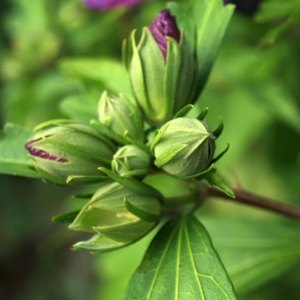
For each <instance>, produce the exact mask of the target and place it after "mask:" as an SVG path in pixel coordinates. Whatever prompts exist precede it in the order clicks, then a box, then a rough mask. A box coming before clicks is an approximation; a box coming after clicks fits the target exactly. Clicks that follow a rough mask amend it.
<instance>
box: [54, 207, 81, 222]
mask: <svg viewBox="0 0 300 300" xmlns="http://www.w3.org/2000/svg"><path fill="white" fill-rule="evenodd" d="M79 212H80V210H75V211H71V212H67V213H62V214H59V215H56V216H54V217H52V219H51V220H52V222H54V223H61V224H71V223H72V222H73V221H74V220H75V218H76V216H77V215H78V214H79Z"/></svg>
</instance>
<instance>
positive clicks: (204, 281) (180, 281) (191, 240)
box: [123, 215, 236, 300]
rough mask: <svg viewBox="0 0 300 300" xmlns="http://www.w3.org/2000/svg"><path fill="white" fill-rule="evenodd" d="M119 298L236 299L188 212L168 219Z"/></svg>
mask: <svg viewBox="0 0 300 300" xmlns="http://www.w3.org/2000/svg"><path fill="white" fill-rule="evenodd" d="M123 299H130V300H131V299H149V300H150V299H151V300H154V299H158V300H163V299H167V300H172V299H186V300H192V299H197V300H201V299H206V300H209V299H212V300H216V299H219V300H222V299H236V296H235V293H234V290H233V286H232V284H231V282H230V279H229V277H228V275H227V273H226V270H225V268H224V266H223V264H222V262H221V261H220V259H219V256H218V254H217V252H216V251H215V249H214V247H213V245H212V243H211V240H210V237H209V234H208V233H207V231H206V230H205V228H204V227H203V225H202V224H201V223H200V222H199V221H198V220H197V219H196V218H195V217H194V216H193V215H188V216H184V217H181V218H178V219H173V220H171V221H169V222H168V223H167V224H166V225H165V226H164V227H163V228H162V229H161V230H160V232H159V233H158V234H157V236H156V237H155V238H154V240H153V241H152V243H151V245H150V247H149V249H148V251H147V253H146V255H145V257H144V260H143V262H142V263H141V265H140V267H139V268H138V269H137V271H136V272H135V273H134V275H133V276H132V278H131V280H130V282H129V285H128V287H127V290H126V292H125V295H124V298H123Z"/></svg>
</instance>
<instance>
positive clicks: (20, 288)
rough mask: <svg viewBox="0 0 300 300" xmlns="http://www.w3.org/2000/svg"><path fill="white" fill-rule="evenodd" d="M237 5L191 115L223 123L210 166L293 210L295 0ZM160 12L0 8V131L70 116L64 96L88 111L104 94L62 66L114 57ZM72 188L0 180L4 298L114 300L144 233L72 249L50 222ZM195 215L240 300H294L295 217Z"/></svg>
mask: <svg viewBox="0 0 300 300" xmlns="http://www.w3.org/2000/svg"><path fill="white" fill-rule="evenodd" d="M235 2H236V3H237V4H238V7H237V8H238V9H237V10H236V12H235V13H234V16H233V18H232V20H231V22H230V24H229V27H228V30H227V33H226V35H225V38H224V41H223V44H222V47H221V51H220V55H219V57H218V59H217V62H216V64H215V67H214V69H213V71H212V74H211V76H210V79H209V82H208V84H207V87H206V89H205V90H204V92H203V94H202V95H201V97H200V99H199V101H198V103H197V105H196V108H197V109H200V108H203V107H205V106H208V107H209V109H210V112H209V115H208V123H209V125H210V126H211V127H213V128H214V127H215V126H217V123H218V116H222V117H223V120H224V123H225V130H224V133H223V134H222V137H221V138H220V139H219V140H218V150H219V151H221V149H222V148H224V147H225V146H226V143H228V142H229V143H230V150H229V152H228V153H227V154H226V156H224V158H222V160H221V161H220V162H219V163H218V168H219V169H220V170H221V173H222V174H223V176H224V177H226V178H227V179H228V180H229V182H230V183H231V184H233V185H238V186H242V187H243V188H245V189H247V190H250V191H252V192H254V193H257V194H260V195H263V196H266V197H269V198H273V199H276V200H278V201H281V202H286V203H290V204H292V205H298V206H300V155H299V153H300V113H299V112H300V84H299V78H300V25H299V19H300V7H299V6H300V5H299V1H297V0H290V1H286V2H285V1H278V0H265V1H263V0H262V1H246V0H245V1H242V0H240V1H235ZM256 2H257V3H256ZM164 7H165V2H164V1H156V0H155V1H154V0H152V1H144V2H142V3H140V4H139V5H136V6H135V7H132V8H130V9H116V10H112V11H106V12H99V11H91V10H88V9H87V8H86V7H84V5H83V3H82V2H81V1H80V0H52V1H47V0H31V1H28V0H5V1H4V0H3V1H1V3H0V14H1V15H0V22H1V29H0V30H1V31H0V35H1V40H0V47H1V52H0V74H1V82H0V85H1V91H0V125H1V128H4V126H5V124H6V123H8V122H10V123H15V124H18V125H20V126H23V127H25V128H28V129H32V128H33V127H34V126H35V125H37V124H39V123H40V122H42V121H46V120H49V119H53V118H62V117H68V116H69V115H70V111H71V112H72V113H71V114H72V115H73V116H74V114H76V107H72V103H73V102H72V99H73V98H72V97H74V95H77V94H80V95H82V93H83V92H84V93H85V94H84V95H88V96H86V98H85V101H87V103H88V105H87V108H86V109H87V111H86V114H87V116H89V115H92V114H94V113H96V112H94V110H95V108H96V105H97V101H98V99H99V96H100V92H101V90H102V89H103V87H102V86H101V85H100V84H98V83H97V82H95V81H94V80H86V81H82V80H81V81H80V80H78V78H77V77H76V76H75V75H74V74H72V72H66V70H65V68H64V64H63V61H65V60H66V59H75V58H87V57H89V58H100V57H109V58H114V59H121V43H122V41H123V39H124V38H126V37H127V36H128V34H129V33H130V32H131V30H132V29H133V28H137V27H142V26H147V25H148V24H150V22H151V20H152V19H153V18H154V17H155V16H156V14H157V12H158V11H159V10H161V9H163V8H164ZM197 109H196V111H197ZM194 113H195V114H196V112H194ZM172 189H174V187H170V190H172ZM74 192H75V190H74V189H65V188H61V187H57V186H51V185H47V184H44V183H42V182H41V180H38V179H36V180H34V179H27V178H22V177H17V176H9V175H0V228H1V230H0V241H1V242H0V299H1V300H2V299H3V300H4V299H22V300H23V299H24V300H25V299H30V300H48V299H49V300H50V299H74V300H76V299H78V300H80V299H91V300H93V299H103V300H118V299H121V296H122V293H123V291H124V288H125V286H126V283H127V281H128V279H129V277H130V275H131V274H132V272H133V271H134V269H135V268H136V267H137V265H138V263H139V262H140V260H141V258H142V256H143V252H144V251H145V249H146V247H147V245H148V244H149V242H150V240H151V236H150V237H147V238H144V239H143V240H142V241H140V242H138V243H136V244H134V245H132V246H130V247H127V248H125V249H122V250H119V251H116V252H112V253H107V254H103V255H101V256H92V255H90V254H89V253H88V252H72V251H71V250H70V248H71V246H72V244H74V243H75V242H76V241H78V240H80V239H81V238H82V236H80V235H79V234H78V233H76V232H75V233H74V232H71V231H69V230H68V229H67V226H63V225H59V224H54V223H52V222H51V217H52V216H54V215H56V214H58V213H61V212H64V211H68V210H72V207H73V206H75V204H74V201H75V200H74V201H73V200H72V199H71V198H70V195H71V194H72V193H74ZM198 215H199V218H203V222H204V224H205V225H206V226H207V228H208V230H209V231H210V232H211V233H212V238H213V241H214V242H215V246H216V248H217V249H218V250H220V255H221V257H222V258H223V259H224V263H225V266H226V267H227V268H228V271H229V274H230V275H232V279H233V282H234V284H235V286H236V289H237V293H238V295H239V299H245V300H251V299H256V300H257V299H264V300H268V299H290V300H293V299H300V284H299V283H300V279H299V278H300V230H299V229H300V227H299V224H298V223H299V221H293V220H288V219H287V218H284V217H278V216H275V215H274V214H271V213H267V212H262V211H260V210H258V209H253V208H249V207H245V206H242V205H238V204H234V203H229V202H223V201H220V200H213V199H212V200H209V201H207V202H206V203H205V204H204V206H203V209H201V211H199V213H198ZM212 216H213V218H214V219H213V221H212ZM224 238H228V240H227V242H228V241H229V242H228V243H227V244H222V239H224ZM250 238H251V239H250Z"/></svg>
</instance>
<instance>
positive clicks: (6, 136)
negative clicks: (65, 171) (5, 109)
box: [0, 123, 41, 178]
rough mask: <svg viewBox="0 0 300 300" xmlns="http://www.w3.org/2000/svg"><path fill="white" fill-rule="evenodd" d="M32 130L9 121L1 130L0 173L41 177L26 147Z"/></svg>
mask: <svg viewBox="0 0 300 300" xmlns="http://www.w3.org/2000/svg"><path fill="white" fill-rule="evenodd" d="M31 136H32V131H31V130H27V129H24V128H22V127H20V126H17V125H14V124H11V123H8V124H7V125H6V126H5V129H4V131H2V132H0V173H2V174H9V175H20V176H25V177H31V178H39V177H41V176H40V175H39V173H37V172H36V171H35V170H34V167H33V162H32V160H31V159H30V158H29V155H28V152H27V150H26V149H25V143H26V142H27V141H28V139H29V138H30V137H31Z"/></svg>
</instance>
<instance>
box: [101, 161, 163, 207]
mask: <svg viewBox="0 0 300 300" xmlns="http://www.w3.org/2000/svg"><path fill="white" fill-rule="evenodd" d="M99 169H100V170H101V171H102V172H104V173H105V174H106V175H107V176H109V177H110V178H111V179H113V180H114V181H116V182H118V183H119V184H121V185H123V186H124V187H126V188H128V189H130V190H132V191H135V192H137V193H139V194H141V195H145V196H153V197H155V198H157V199H158V200H159V202H160V203H161V204H164V196H163V195H162V194H161V193H160V192H159V191H158V190H156V189H154V188H152V187H150V186H149V185H147V184H145V183H143V182H141V181H139V180H137V179H134V178H128V177H122V176H120V175H118V174H117V173H115V172H113V171H111V170H109V169H106V168H102V167H101V168H99Z"/></svg>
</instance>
